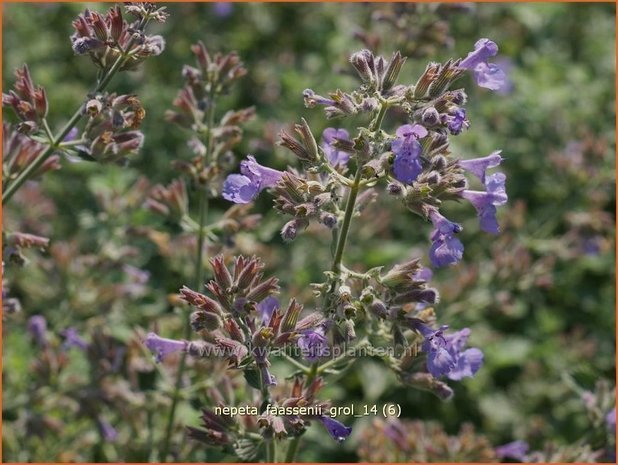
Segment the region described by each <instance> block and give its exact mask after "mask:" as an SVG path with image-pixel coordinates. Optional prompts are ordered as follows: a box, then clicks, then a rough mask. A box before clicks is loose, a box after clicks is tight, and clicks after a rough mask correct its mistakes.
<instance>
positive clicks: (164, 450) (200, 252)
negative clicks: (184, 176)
mask: <svg viewBox="0 0 618 465" xmlns="http://www.w3.org/2000/svg"><path fill="white" fill-rule="evenodd" d="M214 114H215V104H214V95H211V96H210V102H209V110H208V133H207V134H206V144H205V145H206V153H204V158H203V160H204V165H206V163H207V162H208V159H209V157H210V156H211V153H212V126H213V124H214ZM207 216H208V189H207V187H206V186H201V187H200V190H199V221H198V230H197V258H196V260H195V278H194V281H193V286H194V289H197V290H199V289H201V288H202V285H203V283H202V281H203V279H204V266H203V260H204V241H205V238H206V235H205V226H206V217H207ZM190 336H191V324H190V322H189V319H188V318H187V320H186V322H185V327H184V338H185V339H189V338H190ZM186 367H187V353H186V352H183V353H182V355H181V357H180V364H179V366H178V372H177V373H176V381H175V383H174V392H173V395H172V406H171V407H170V413H169V415H168V417H167V424H166V427H165V437H164V439H163V445H162V447H161V457H160V460H161V461H162V462H165V461H166V460H167V456H168V454H169V451H170V442H171V438H172V430H173V428H174V418H175V416H176V409H177V407H178V401H179V400H180V391H181V387H182V377H183V375H184V372H185V369H186Z"/></svg>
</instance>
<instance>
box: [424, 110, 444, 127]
mask: <svg viewBox="0 0 618 465" xmlns="http://www.w3.org/2000/svg"><path fill="white" fill-rule="evenodd" d="M421 122H422V124H423V126H435V125H436V124H438V123H439V122H440V113H438V110H436V109H435V108H434V107H429V108H426V109H425V111H423V115H422V116H421Z"/></svg>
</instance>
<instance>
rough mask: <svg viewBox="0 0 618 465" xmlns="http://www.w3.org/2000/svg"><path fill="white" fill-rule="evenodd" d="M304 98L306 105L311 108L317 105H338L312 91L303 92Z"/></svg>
mask: <svg viewBox="0 0 618 465" xmlns="http://www.w3.org/2000/svg"><path fill="white" fill-rule="evenodd" d="M303 97H304V99H305V102H306V104H308V105H309V107H310V108H311V107H313V106H315V105H326V106H332V105H336V103H337V102H335V101H334V100H333V99H330V98H326V97H322V96H321V95H318V94H316V93H315V92H314V91H313V90H311V89H305V90H303Z"/></svg>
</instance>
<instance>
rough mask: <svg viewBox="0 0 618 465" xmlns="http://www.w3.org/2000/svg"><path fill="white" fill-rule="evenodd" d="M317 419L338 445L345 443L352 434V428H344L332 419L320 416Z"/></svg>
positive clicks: (344, 426)
mask: <svg viewBox="0 0 618 465" xmlns="http://www.w3.org/2000/svg"><path fill="white" fill-rule="evenodd" d="M318 419H319V420H320V421H321V422H322V424H323V425H324V427H325V428H326V431H328V434H330V436H331V437H332V438H333V439H334V440H335V441H337V442H338V443H342V442H343V441H345V440H346V439H347V438H348V436H349V435H350V434H351V433H352V428H351V427H350V426H346V425H344V424H343V423H341V422H339V421H337V420H335V419H334V418H330V417H325V416H321V417H319V418H318Z"/></svg>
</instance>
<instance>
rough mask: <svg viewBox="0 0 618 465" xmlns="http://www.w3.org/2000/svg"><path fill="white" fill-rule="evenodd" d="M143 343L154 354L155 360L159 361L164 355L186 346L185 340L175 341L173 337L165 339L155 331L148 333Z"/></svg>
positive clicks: (183, 348)
mask: <svg viewBox="0 0 618 465" xmlns="http://www.w3.org/2000/svg"><path fill="white" fill-rule="evenodd" d="M144 345H145V346H146V347H147V348H148V350H150V352H152V353H153V354H154V356H155V361H156V362H157V363H160V362H161V361H163V359H164V358H165V357H167V356H168V355H170V354H173V353H175V352H181V351H183V350H185V349H186V348H187V342H186V341H176V340H174V339H166V338H164V337H160V336H158V335H156V334H155V333H148V335H147V336H146V340H145V341H144Z"/></svg>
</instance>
